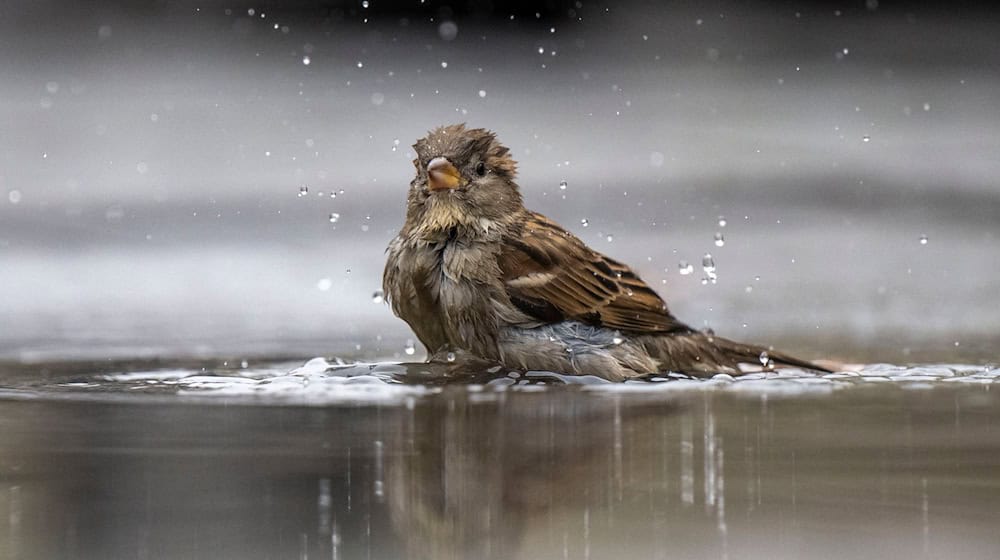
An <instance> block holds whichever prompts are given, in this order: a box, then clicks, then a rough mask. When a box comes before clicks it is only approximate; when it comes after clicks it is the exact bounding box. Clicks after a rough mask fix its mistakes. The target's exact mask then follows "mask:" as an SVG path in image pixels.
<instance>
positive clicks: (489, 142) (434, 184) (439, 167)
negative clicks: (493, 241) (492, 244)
mask: <svg viewBox="0 0 1000 560" xmlns="http://www.w3.org/2000/svg"><path fill="white" fill-rule="evenodd" d="M413 149H414V150H416V154H417V157H416V159H414V160H413V165H414V166H415V167H416V176H415V177H414V178H413V181H411V182H410V196H409V206H408V208H407V222H408V223H409V225H410V226H411V227H413V228H416V229H419V230H421V231H423V232H428V233H432V232H440V231H448V230H455V229H456V228H458V229H459V230H463V231H459V232H458V233H460V234H462V233H468V234H473V235H475V234H478V233H482V232H485V233H489V231H490V229H491V228H495V227H500V226H502V225H503V224H506V223H509V222H510V221H511V219H513V218H514V217H515V216H516V215H517V214H518V213H519V212H522V211H523V210H524V206H523V203H522V199H521V194H520V192H519V190H518V187H517V184H516V183H515V182H514V176H515V174H516V170H517V163H516V162H515V161H514V160H513V159H511V157H510V155H509V152H510V151H509V150H508V149H507V148H506V147H504V146H503V145H502V144H500V142H499V141H497V138H496V135H495V134H493V133H492V132H490V131H488V130H485V129H482V128H471V129H470V128H466V127H465V125H464V124H455V125H450V126H442V127H440V128H437V129H435V130H432V131H431V132H430V133H428V134H427V136H426V137H424V138H421V139H420V140H417V143H416V144H414V145H413Z"/></svg>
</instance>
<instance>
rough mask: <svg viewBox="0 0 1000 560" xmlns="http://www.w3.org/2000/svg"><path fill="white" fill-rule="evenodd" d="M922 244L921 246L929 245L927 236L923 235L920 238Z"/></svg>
mask: <svg viewBox="0 0 1000 560" xmlns="http://www.w3.org/2000/svg"><path fill="white" fill-rule="evenodd" d="M920 244H921V245H927V236H926V235H921V236H920Z"/></svg>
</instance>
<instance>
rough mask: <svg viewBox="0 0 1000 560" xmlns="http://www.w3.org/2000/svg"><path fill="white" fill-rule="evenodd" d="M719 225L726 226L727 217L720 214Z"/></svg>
mask: <svg viewBox="0 0 1000 560" xmlns="http://www.w3.org/2000/svg"><path fill="white" fill-rule="evenodd" d="M719 227H726V217H725V216H719Z"/></svg>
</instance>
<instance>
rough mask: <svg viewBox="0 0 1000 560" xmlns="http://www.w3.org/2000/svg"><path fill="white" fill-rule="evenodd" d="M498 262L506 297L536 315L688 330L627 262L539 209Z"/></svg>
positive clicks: (632, 328) (637, 329) (636, 328)
mask: <svg viewBox="0 0 1000 560" xmlns="http://www.w3.org/2000/svg"><path fill="white" fill-rule="evenodd" d="M499 262H500V269H501V270H502V272H503V280H504V283H505V285H506V287H507V293H508V294H509V295H510V298H511V301H512V302H513V303H514V304H515V305H516V306H517V307H518V308H519V309H520V310H521V311H523V312H524V313H526V314H528V315H530V316H532V317H535V318H537V319H539V320H542V321H546V322H557V321H562V320H567V319H570V320H576V321H581V322H584V323H588V324H592V325H598V326H603V327H608V328H612V329H618V330H622V331H627V332H632V333H649V334H653V333H677V332H690V331H691V329H690V328H689V327H687V326H686V325H684V324H683V323H681V322H680V321H678V320H677V319H675V318H674V317H673V315H671V314H670V312H669V311H668V310H667V305H666V303H664V301H663V299H662V298H660V296H659V295H657V293H656V292H654V291H653V290H652V289H650V287H649V286H648V285H646V283H645V282H643V281H642V279H640V278H639V277H638V276H637V275H636V274H635V273H634V272H633V271H632V270H631V269H630V268H629V267H627V266H625V265H623V264H621V263H619V262H617V261H615V260H612V259H610V258H608V257H606V256H604V255H602V254H600V253H598V252H597V251H594V250H593V249H591V248H589V247H587V246H586V245H585V244H584V243H583V242H582V241H580V240H579V239H577V238H576V237H575V236H574V235H573V234H571V233H569V232H567V231H566V230H564V229H562V228H561V227H560V226H559V225H558V224H556V223H555V222H552V221H551V220H549V219H548V218H546V217H545V216H542V215H541V214H535V213H532V214H530V215H529V219H528V221H527V223H526V224H525V226H524V228H523V229H522V231H521V233H520V236H518V237H517V238H515V239H511V240H507V242H506V243H504V247H503V250H502V252H501V254H500V257H499Z"/></svg>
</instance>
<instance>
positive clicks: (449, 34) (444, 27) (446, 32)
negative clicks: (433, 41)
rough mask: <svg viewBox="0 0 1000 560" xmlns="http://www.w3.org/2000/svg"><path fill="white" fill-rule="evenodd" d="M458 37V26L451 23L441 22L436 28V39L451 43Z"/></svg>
mask: <svg viewBox="0 0 1000 560" xmlns="http://www.w3.org/2000/svg"><path fill="white" fill-rule="evenodd" d="M457 36H458V25H457V24H455V22H453V21H445V22H442V23H441V25H439V26H438V37H441V39H442V40H444V41H451V40H453V39H455V37H457Z"/></svg>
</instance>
